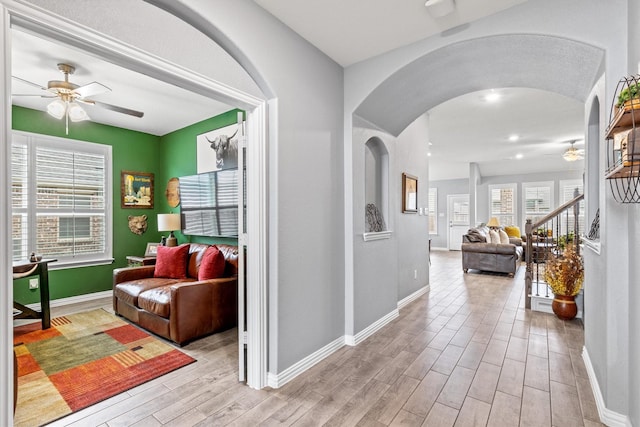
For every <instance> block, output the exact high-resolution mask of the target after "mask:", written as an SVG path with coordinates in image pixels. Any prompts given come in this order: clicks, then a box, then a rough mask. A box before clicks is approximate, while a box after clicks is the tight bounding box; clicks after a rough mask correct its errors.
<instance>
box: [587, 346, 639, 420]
mask: <svg viewBox="0 0 640 427" xmlns="http://www.w3.org/2000/svg"><path fill="white" fill-rule="evenodd" d="M582 360H584V366H585V367H586V369H587V375H588V376H589V383H590V384H591V390H592V391H593V397H594V399H595V401H596V406H597V407H598V415H600V422H602V423H603V424H606V425H607V426H609V427H633V426H632V425H631V420H630V419H629V417H627V416H626V415H622V414H619V413H617V412H614V411H612V410H611V409H607V407H606V405H605V403H604V397H603V396H602V392H601V391H600V385H599V384H598V378H597V377H596V371H595V370H594V369H593V365H592V364H591V359H590V358H589V352H588V351H587V348H586V347H582Z"/></svg>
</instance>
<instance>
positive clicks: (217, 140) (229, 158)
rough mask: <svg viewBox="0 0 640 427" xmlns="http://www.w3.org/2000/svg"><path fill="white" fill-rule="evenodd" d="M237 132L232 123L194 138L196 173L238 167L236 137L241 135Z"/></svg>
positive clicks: (238, 128)
mask: <svg viewBox="0 0 640 427" xmlns="http://www.w3.org/2000/svg"><path fill="white" fill-rule="evenodd" d="M243 126H244V122H243ZM239 130H240V127H239V126H238V124H237V123H234V124H232V125H229V126H225V127H222V128H219V129H214V130H211V131H208V132H205V133H202V134H200V135H197V136H196V171H197V173H206V172H215V171H220V170H225V169H236V168H237V167H238V137H239V135H240V134H242V133H241V132H240V133H239Z"/></svg>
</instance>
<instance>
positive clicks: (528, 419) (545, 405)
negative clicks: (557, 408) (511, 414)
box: [520, 386, 551, 427]
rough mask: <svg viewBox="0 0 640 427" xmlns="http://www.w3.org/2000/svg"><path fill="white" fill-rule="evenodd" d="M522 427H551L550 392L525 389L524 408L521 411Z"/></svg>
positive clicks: (530, 388)
mask: <svg viewBox="0 0 640 427" xmlns="http://www.w3.org/2000/svg"><path fill="white" fill-rule="evenodd" d="M520 426H521V427H550V426H551V398H550V396H549V392H547V391H543V390H538V389H536V388H532V387H527V386H525V387H524V390H523V393H522V408H521V410H520Z"/></svg>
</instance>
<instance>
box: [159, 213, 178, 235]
mask: <svg viewBox="0 0 640 427" xmlns="http://www.w3.org/2000/svg"><path fill="white" fill-rule="evenodd" d="M181 227H182V223H181V221H180V214H158V231H175V230H180V228H181Z"/></svg>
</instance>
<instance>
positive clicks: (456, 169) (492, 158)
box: [428, 88, 584, 180]
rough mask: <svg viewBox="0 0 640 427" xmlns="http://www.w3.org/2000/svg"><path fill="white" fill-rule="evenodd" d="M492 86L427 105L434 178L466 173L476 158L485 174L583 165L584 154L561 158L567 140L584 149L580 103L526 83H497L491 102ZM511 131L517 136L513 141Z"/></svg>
mask: <svg viewBox="0 0 640 427" xmlns="http://www.w3.org/2000/svg"><path fill="white" fill-rule="evenodd" d="M490 92H492V91H481V92H474V93H470V94H467V95H463V96H460V97H457V98H454V99H451V100H450V101H447V102H444V103H442V104H440V105H438V106H437V107H435V108H432V109H431V110H430V111H429V113H428V116H429V119H428V120H429V138H430V142H431V143H432V145H431V146H430V152H431V157H430V161H429V175H430V177H431V179H434V180H439V179H455V178H465V177H468V176H469V163H472V162H475V163H477V164H478V165H479V167H480V173H481V175H482V176H494V175H518V174H523V173H531V172H537V173H544V172H555V171H570V170H576V171H582V170H583V169H584V160H580V161H576V162H567V161H565V160H564V159H563V158H562V153H564V152H565V151H566V150H567V149H568V148H569V147H570V143H569V141H572V140H578V141H577V142H576V144H575V147H576V148H578V149H584V133H583V115H584V106H583V104H582V103H580V102H578V101H576V100H574V99H571V98H568V97H565V96H562V95H558V94H554V93H551V92H546V91H542V90H538V89H525V88H504V89H496V90H494V91H493V93H495V94H497V95H499V96H500V98H499V99H498V100H497V101H495V102H488V101H487V100H486V95H487V94H488V93H490ZM511 135H517V136H518V137H519V139H518V140H517V141H509V136H511ZM518 154H521V155H522V158H521V159H518V158H516V156H517V155H518Z"/></svg>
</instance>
